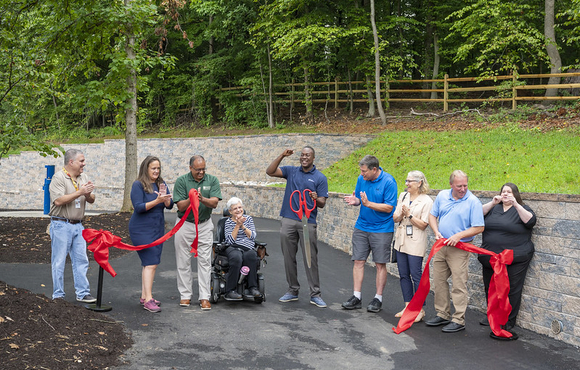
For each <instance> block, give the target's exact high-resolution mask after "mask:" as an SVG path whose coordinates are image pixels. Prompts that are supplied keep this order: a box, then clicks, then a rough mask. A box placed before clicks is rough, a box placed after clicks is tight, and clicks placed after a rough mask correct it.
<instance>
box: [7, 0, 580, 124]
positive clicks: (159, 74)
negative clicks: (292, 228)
mask: <svg viewBox="0 0 580 370" xmlns="http://www.w3.org/2000/svg"><path fill="white" fill-rule="evenodd" d="M375 3H376V10H377V12H376V22H377V27H378V30H379V39H380V52H381V67H382V70H381V73H382V79H383V80H385V79H391V78H397V79H399V78H413V79H417V78H421V77H422V76H425V75H428V74H429V73H430V71H431V70H432V68H431V67H432V65H433V58H434V55H433V38H434V36H438V38H439V41H440V42H439V46H440V50H439V54H440V56H441V67H440V71H445V72H440V74H442V73H448V74H449V75H450V76H452V77H454V76H457V75H461V74H463V73H464V72H465V71H467V72H468V73H472V72H474V73H477V74H480V75H490V74H492V75H493V74H498V73H502V72H503V71H511V70H512V69H518V70H519V71H520V73H523V72H524V71H530V72H534V73H535V72H538V73H539V72H545V71H546V70H547V67H548V65H549V63H548V59H547V57H546V55H545V54H546V53H545V51H544V46H545V42H544V37H543V34H542V32H543V31H542V30H543V19H542V18H543V17H542V14H543V2H542V1H540V0H518V1H500V0H470V1H467V2H465V1H459V0H446V1H443V0H427V1H415V0H412V1H407V2H401V1H397V2H395V1H390V0H375ZM184 4H185V6H184V7H181V6H182V5H184ZM557 8H558V9H557V13H558V17H557V22H558V24H557V36H558V42H559V43H560V44H561V45H559V47H560V48H561V52H560V53H561V55H562V60H563V62H564V66H563V68H564V69H566V68H570V67H573V66H575V65H580V61H579V60H578V53H577V50H578V40H579V39H580V27H579V26H578V16H579V14H580V10H579V9H580V0H562V1H561V2H557ZM369 12H370V9H369V3H368V2H365V1H363V2H361V1H357V2H352V1H346V0H336V1H315V0H260V1H255V0H204V1H199V0H198V1H190V2H185V1H181V0H180V1H165V0H163V1H157V2H152V1H150V0H132V1H131V6H130V7H126V6H125V5H124V2H123V1H116V0H83V1H81V0H69V1H67V2H65V3H62V2H58V1H56V0H45V1H24V2H18V1H17V2H15V1H10V0H0V14H2V16H0V121H2V122H17V123H18V124H19V125H21V126H24V127H27V128H28V130H34V128H37V127H42V128H43V129H44V130H48V131H60V130H72V131H75V130H76V129H77V128H78V129H79V130H80V129H81V128H82V130H85V131H86V130H90V129H92V128H98V127H103V126H116V125H120V126H119V127H123V126H122V125H123V122H122V121H123V120H124V116H123V114H122V113H123V111H124V110H125V109H126V108H127V104H128V101H129V100H128V98H129V97H130V95H131V94H130V93H129V92H128V91H127V76H128V73H129V71H130V70H131V69H135V70H136V72H137V75H138V82H137V91H138V105H139V107H140V111H139V112H138V130H146V129H148V128H151V127H154V126H155V127H157V126H159V125H161V126H162V127H163V129H165V130H170V129H171V128H173V127H175V126H178V125H180V126H183V125H185V126H188V127H192V126H195V125H196V124H201V125H211V124H213V123H216V122H219V121H226V122H228V124H231V125H246V124H248V125H251V126H255V127H261V126H263V125H264V124H265V123H264V122H265V121H266V120H265V115H266V104H265V103H264V100H265V99H264V98H263V94H264V92H265V91H268V84H269V74H270V73H271V74H272V78H273V83H274V84H287V83H290V82H292V81H294V82H303V81H304V80H305V78H306V77H307V78H308V81H309V84H310V85H309V87H310V88H313V87H314V85H312V83H313V82H320V81H334V79H335V78H338V79H339V80H341V81H346V80H347V79H348V78H351V80H354V79H358V80H365V78H366V76H369V75H373V74H374V57H373V53H374V50H373V48H374V43H373V37H372V32H371V27H370V18H369ZM129 35H135V46H134V47H133V48H132V49H133V51H134V52H135V53H136V58H135V59H134V60H131V59H130V58H128V57H127V50H126V48H125V46H126V44H127V40H128V36H129ZM268 57H271V60H269V58H268ZM270 62H271V63H270ZM426 77H430V76H426ZM232 86H249V87H248V88H247V90H245V91H243V92H242V93H241V94H230V93H228V92H224V91H221V90H220V89H222V88H227V87H232ZM359 88H361V87H359ZM300 90H302V91H300ZM505 91H506V93H507V90H505ZM299 94H302V96H299ZM321 96H323V95H318V96H315V98H320V97H321ZM282 99H283V97H282V96H277V97H275V98H274V103H275V108H274V110H275V114H276V113H277V114H279V116H278V117H277V118H278V119H287V117H281V112H282V111H287V106H286V105H284V104H282V103H280V102H279V100H282ZM297 99H302V100H306V97H305V94H304V89H301V88H297ZM305 103H306V104H307V105H308V106H309V107H310V108H311V109H313V112H315V111H316V110H315V109H314V107H313V105H312V102H311V101H310V100H308V101H305ZM82 130H81V131H82ZM79 132H80V131H79Z"/></svg>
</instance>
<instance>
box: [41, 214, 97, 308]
mask: <svg viewBox="0 0 580 370" xmlns="http://www.w3.org/2000/svg"><path fill="white" fill-rule="evenodd" d="M82 233H83V225H82V224H81V223H78V224H74V225H73V224H70V223H68V222H65V221H57V220H52V221H51V222H50V240H51V248H52V257H51V263H52V299H56V298H63V297H64V267H65V263H66V256H67V255H70V259H71V263H72V270H73V278H74V285H75V293H76V296H77V299H82V298H83V297H84V296H86V295H87V294H90V293H91V289H90V286H89V280H88V279H87V271H88V269H89V259H88V257H87V243H86V242H85V239H84V238H83V234H82Z"/></svg>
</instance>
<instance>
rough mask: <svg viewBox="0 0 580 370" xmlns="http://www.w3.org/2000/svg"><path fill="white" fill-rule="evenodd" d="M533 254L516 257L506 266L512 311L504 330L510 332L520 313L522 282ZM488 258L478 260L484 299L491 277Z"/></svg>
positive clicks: (482, 256) (485, 256)
mask: <svg viewBox="0 0 580 370" xmlns="http://www.w3.org/2000/svg"><path fill="white" fill-rule="evenodd" d="M533 256H534V252H533V251H532V252H530V253H528V254H526V255H524V256H518V257H519V258H517V259H516V258H515V256H514V262H513V263H512V264H511V265H507V271H508V277H509V281H510V292H509V294H508V299H509V301H510V304H511V305H512V310H511V312H510V314H509V317H508V321H507V323H506V329H507V330H510V329H511V328H513V327H514V326H515V325H516V318H517V317H518V313H519V312H520V305H521V303H522V291H523V289H524V281H525V280H526V273H527V272H528V267H529V266H530V262H531V260H532V257H533ZM489 259H490V256H487V255H479V257H478V260H479V262H480V263H481V266H482V268H483V271H482V274H483V285H484V286H485V299H486V301H487V299H488V296H487V295H488V292H489V283H490V281H491V277H492V276H493V269H492V267H491V265H490V264H489Z"/></svg>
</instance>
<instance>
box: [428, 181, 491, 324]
mask: <svg viewBox="0 0 580 370" xmlns="http://www.w3.org/2000/svg"><path fill="white" fill-rule="evenodd" d="M467 182H468V178H467V175H466V174H465V172H463V171H461V170H455V171H453V173H452V174H451V177H450V178H449V184H450V185H451V189H449V190H442V191H440V192H439V194H438V195H437V198H435V202H434V203H433V208H431V214H430V215H429V226H431V229H432V230H433V232H434V233H435V237H436V238H437V239H441V238H446V239H447V241H446V243H445V244H446V245H445V246H444V247H443V248H441V249H440V250H439V252H437V254H435V256H434V257H433V285H432V286H433V292H434V293H435V311H436V312H437V316H436V317H435V318H433V319H431V320H428V321H426V322H425V324H426V325H427V326H439V325H445V326H444V327H443V329H442V331H443V332H444V333H456V332H458V331H461V330H464V329H465V311H466V310H467V301H468V295H467V272H468V265H469V252H467V251H464V250H462V249H459V248H456V247H455V245H456V244H457V243H458V242H460V241H461V242H471V241H472V240H473V238H474V237H475V235H477V234H480V233H481V232H483V229H484V225H485V223H484V220H483V206H482V204H481V202H480V201H479V199H477V197H476V196H475V195H473V194H472V193H471V192H470V191H469V190H468V189H467ZM437 219H439V224H437ZM449 276H451V278H452V281H453V289H452V291H451V298H452V299H453V306H454V307H455V313H454V314H453V316H452V315H451V303H450V297H449V283H448V282H447V279H448V278H449Z"/></svg>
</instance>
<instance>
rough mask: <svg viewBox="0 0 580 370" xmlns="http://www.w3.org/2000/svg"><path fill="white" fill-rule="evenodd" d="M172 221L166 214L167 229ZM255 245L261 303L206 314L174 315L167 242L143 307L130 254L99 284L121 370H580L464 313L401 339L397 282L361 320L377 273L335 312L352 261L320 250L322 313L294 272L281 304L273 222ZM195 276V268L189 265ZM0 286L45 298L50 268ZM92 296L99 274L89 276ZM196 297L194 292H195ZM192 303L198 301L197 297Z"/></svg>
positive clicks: (552, 343) (261, 227)
mask: <svg viewBox="0 0 580 370" xmlns="http://www.w3.org/2000/svg"><path fill="white" fill-rule="evenodd" d="M174 218H175V214H174V213H173V214H167V219H168V221H169V222H172V223H171V225H173V222H174V221H173V220H174ZM255 222H256V227H257V230H258V239H259V240H260V241H263V242H266V243H268V253H269V254H270V256H269V257H268V264H267V265H266V266H265V267H264V268H263V269H262V272H263V273H264V276H265V282H266V293H267V297H266V301H265V302H264V303H262V304H256V303H253V302H227V301H224V300H223V298H222V299H221V300H220V301H219V302H218V303H217V304H214V305H213V307H212V309H211V310H210V311H201V310H200V308H199V306H198V305H194V304H192V305H191V306H190V307H187V308H184V307H180V306H179V294H178V292H177V284H176V272H175V253H174V247H173V242H172V239H171V240H170V241H168V242H166V243H165V246H164V250H163V256H162V261H161V264H160V265H159V267H158V270H157V275H156V279H155V283H154V286H153V289H154V296H155V298H156V299H158V300H160V301H161V302H162V306H161V308H162V312H160V313H156V314H153V313H150V312H148V311H145V310H144V309H143V308H142V307H141V306H140V305H139V295H140V290H141V280H140V273H141V266H140V261H139V258H138V256H137V254H136V253H131V254H128V255H126V256H124V257H121V258H118V259H115V260H112V261H111V264H112V266H113V267H114V269H115V270H116V271H117V273H118V275H117V276H116V277H115V278H112V277H111V276H109V275H108V274H105V278H104V284H103V302H104V303H105V304H108V305H111V306H112V307H113V310H112V311H110V312H108V313H105V314H106V315H109V316H111V317H112V318H114V319H116V320H118V321H121V322H123V323H124V325H125V326H126V328H127V330H128V331H129V332H130V333H131V334H132V336H133V339H134V341H135V344H134V346H133V347H132V348H131V349H130V350H129V351H128V352H127V353H126V354H125V356H124V360H125V361H126V364H124V365H122V366H120V367H117V369H119V370H134V369H135V370H136V369H250V368H251V369H332V370H336V369H347V368H361V369H378V368H381V369H450V370H451V369H461V370H465V369H470V370H478V369H481V370H489V369H496V368H500V369H501V368H509V369H553V370H556V369H562V370H571V369H580V365H579V364H580V352H579V349H578V348H576V347H573V346H570V345H567V344H564V343H562V342H559V341H556V340H553V339H551V338H548V337H546V336H542V335H539V334H536V333H533V332H530V331H527V330H524V329H521V328H516V332H517V333H518V334H519V336H520V338H519V340H517V341H513V342H499V341H495V340H493V339H491V338H490V337H489V328H488V327H483V326H480V325H479V324H478V322H479V320H480V319H482V318H483V314H482V313H479V312H477V311H474V310H468V312H467V315H466V320H467V323H466V330H465V331H462V332H459V333H454V334H445V333H442V332H441V328H440V327H437V328H430V327H427V326H425V324H424V323H418V324H415V325H414V326H413V327H412V328H411V329H409V330H407V331H406V332H404V333H402V334H400V335H397V334H395V333H394V332H393V331H392V328H393V326H395V325H396V323H397V319H396V318H395V317H394V314H395V313H396V312H398V311H399V310H400V309H401V308H402V305H403V300H402V296H401V292H400V287H399V282H398V279H397V278H396V277H393V276H389V277H388V281H387V287H386V289H385V295H384V303H383V310H382V311H381V312H379V313H378V314H374V313H369V312H367V311H366V309H365V306H366V304H367V303H368V302H369V301H370V300H371V299H372V298H373V296H374V282H375V272H374V269H373V268H372V267H370V266H368V267H367V268H366V270H365V280H364V284H363V309H362V310H354V311H346V310H344V309H342V308H341V303H342V302H343V301H345V300H346V299H348V298H349V297H350V295H352V262H351V261H350V256H348V255H347V254H345V253H343V252H341V251H338V250H336V249H333V248H332V247H330V246H329V245H326V244H324V243H319V256H320V257H319V260H320V261H321V265H320V280H321V290H322V297H323V299H324V300H325V301H326V303H327V304H328V308H318V307H316V306H314V305H312V304H310V303H309V294H308V285H307V282H306V277H305V274H304V269H303V265H302V264H301V262H299V279H300V282H301V284H302V289H301V292H300V296H299V297H300V299H299V301H297V302H289V303H280V302H278V298H279V297H280V296H282V295H283V294H284V293H285V292H286V288H287V283H286V279H285V275H284V267H283V263H282V255H281V252H280V247H279V234H278V229H279V221H277V220H268V219H255ZM194 266H195V263H194ZM0 280H3V281H5V282H7V283H8V284H11V285H15V286H18V287H21V288H26V289H29V290H31V291H33V292H35V293H42V294H45V295H46V296H50V295H51V289H52V282H51V273H50V266H49V265H28V264H0ZM89 280H90V282H91V287H92V293H93V295H96V293H97V292H96V289H97V280H98V266H97V265H96V264H94V263H93V264H91V268H90V270H89ZM65 289H66V292H67V297H66V299H67V300H69V301H73V300H74V288H73V286H72V272H71V270H70V265H67V270H66V273H65ZM194 292H195V293H194V294H197V283H194ZM195 298H197V297H195ZM426 311H427V318H430V317H433V315H434V310H433V297H432V295H429V297H428V300H427V306H426Z"/></svg>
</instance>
